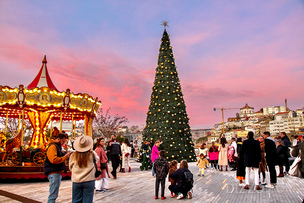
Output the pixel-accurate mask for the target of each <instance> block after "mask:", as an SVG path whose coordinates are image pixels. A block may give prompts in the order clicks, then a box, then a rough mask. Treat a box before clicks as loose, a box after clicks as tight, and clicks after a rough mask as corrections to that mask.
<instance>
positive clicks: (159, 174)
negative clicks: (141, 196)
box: [153, 150, 169, 200]
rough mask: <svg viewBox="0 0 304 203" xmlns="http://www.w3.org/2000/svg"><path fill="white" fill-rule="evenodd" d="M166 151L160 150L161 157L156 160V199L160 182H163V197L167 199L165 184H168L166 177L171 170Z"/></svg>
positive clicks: (154, 166)
mask: <svg viewBox="0 0 304 203" xmlns="http://www.w3.org/2000/svg"><path fill="white" fill-rule="evenodd" d="M165 155H166V151H165V150H161V151H160V152H159V157H158V158H157V159H155V160H154V165H153V168H154V171H155V174H156V179H155V199H158V191H159V184H161V199H162V200H164V199H166V197H165V184H166V177H167V175H168V172H169V163H168V161H167V159H166V158H165Z"/></svg>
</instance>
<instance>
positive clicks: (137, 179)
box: [0, 160, 304, 203]
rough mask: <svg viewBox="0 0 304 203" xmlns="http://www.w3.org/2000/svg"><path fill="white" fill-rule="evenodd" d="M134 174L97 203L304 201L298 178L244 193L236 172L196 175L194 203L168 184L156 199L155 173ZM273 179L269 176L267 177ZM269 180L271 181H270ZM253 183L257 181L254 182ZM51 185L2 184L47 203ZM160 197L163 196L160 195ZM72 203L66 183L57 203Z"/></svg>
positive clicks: (121, 177)
mask: <svg viewBox="0 0 304 203" xmlns="http://www.w3.org/2000/svg"><path fill="white" fill-rule="evenodd" d="M131 166H132V172H131V173H128V172H127V173H118V178H117V179H116V180H114V179H110V181H109V189H110V191H109V192H104V193H95V195H94V202H111V203H112V202H113V203H114V202H115V203H116V202H124V203H126V202H136V203H137V202H139V203H140V202H162V201H165V202H180V201H181V202H184V201H186V202H212V203H213V202H225V203H228V202H246V203H250V202H276V203H277V202H284V203H286V202H292V203H297V202H299V203H301V202H302V200H301V198H303V197H304V190H303V187H304V179H300V178H296V177H291V176H288V177H284V178H279V179H278V185H277V187H276V188H275V189H267V188H264V187H262V188H263V190H260V191H255V190H253V187H252V188H251V189H250V190H244V189H243V188H242V187H240V186H238V181H237V180H236V179H235V174H236V173H235V171H228V172H219V171H215V170H212V169H207V170H206V172H205V176H204V177H199V176H196V175H195V177H194V178H195V184H194V188H193V199H191V200H190V199H187V198H185V199H182V200H176V199H175V198H170V191H169V190H168V186H169V182H168V181H166V191H165V196H166V197H167V199H166V200H161V199H158V200H155V199H154V182H155V178H154V177H152V175H151V171H140V170H139V166H140V163H138V162H135V161H134V160H131ZM189 166H190V170H191V171H192V172H193V173H194V174H196V173H197V172H198V168H197V167H196V164H195V163H190V164H189ZM267 175H268V176H269V174H267ZM268 180H269V178H268ZM251 182H253V180H251ZM48 186H49V183H48V181H43V182H36V183H33V182H23V183H0V190H2V191H6V192H11V193H14V194H18V195H20V196H23V197H26V198H30V199H33V200H36V201H38V202H46V201H47V197H48V188H49V187H48ZM159 194H160V193H159ZM71 199H72V182H71V180H63V181H62V183H61V187H60V192H59V197H58V199H57V203H68V202H71ZM0 202H5V203H13V202H19V201H16V200H13V199H12V198H9V197H5V196H1V192H0Z"/></svg>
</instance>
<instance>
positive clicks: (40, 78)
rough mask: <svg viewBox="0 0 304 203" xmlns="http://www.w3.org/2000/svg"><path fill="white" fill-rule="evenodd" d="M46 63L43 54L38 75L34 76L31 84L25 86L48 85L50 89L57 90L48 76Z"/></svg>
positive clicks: (29, 87)
mask: <svg viewBox="0 0 304 203" xmlns="http://www.w3.org/2000/svg"><path fill="white" fill-rule="evenodd" d="M46 63H47V61H46V55H45V56H44V58H43V60H42V66H41V68H40V71H39V73H38V75H37V76H36V77H35V79H34V80H33V82H31V84H29V85H28V86H27V88H28V89H32V88H35V87H48V88H50V89H51V90H56V91H58V90H57V88H56V87H55V85H54V84H53V82H52V80H51V77H50V75H49V73H48V70H47V67H46Z"/></svg>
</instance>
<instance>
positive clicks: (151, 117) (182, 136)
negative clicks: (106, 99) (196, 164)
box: [143, 30, 196, 161]
mask: <svg viewBox="0 0 304 203" xmlns="http://www.w3.org/2000/svg"><path fill="white" fill-rule="evenodd" d="M143 136H144V140H148V141H151V140H153V141H154V142H155V141H156V140H158V139H161V140H162V142H163V144H162V146H163V147H164V149H165V150H166V151H167V154H166V157H167V159H168V160H173V159H176V160H178V161H180V160H182V159H186V160H188V161H196V160H195V154H194V149H193V143H192V136H191V133H190V126H189V119H188V114H187V112H186V105H185V102H184V98H183V93H182V90H181V85H180V80H179V78H178V73H177V70H176V66H175V62H174V57H173V52H172V47H171V46H170V39H169V36H168V33H167V31H166V30H164V33H163V37H162V43H161V46H160V49H159V56H158V65H157V68H156V74H155V80H154V86H153V88H152V94H151V100H150V105H149V111H148V113H147V120H146V126H145V129H144V131H143Z"/></svg>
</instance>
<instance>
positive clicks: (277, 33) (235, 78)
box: [0, 0, 304, 129]
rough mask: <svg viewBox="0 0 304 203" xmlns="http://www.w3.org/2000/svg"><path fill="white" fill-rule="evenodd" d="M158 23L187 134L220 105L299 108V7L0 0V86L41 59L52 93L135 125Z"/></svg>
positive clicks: (140, 121) (33, 69)
mask: <svg viewBox="0 0 304 203" xmlns="http://www.w3.org/2000/svg"><path fill="white" fill-rule="evenodd" d="M162 20H167V21H169V27H168V28H167V32H168V33H169V35H170V40H171V45H172V47H173V55H174V57H175V63H176V65H177V70H178V73H179V78H180V81H181V86H182V92H183V94H184V99H185V103H186V105H187V109H186V110H187V113H188V114H189V118H190V126H191V128H192V129H197V128H206V127H213V125H214V124H216V123H219V122H221V112H220V111H213V108H220V107H222V106H223V107H227V108H241V107H243V106H245V104H246V103H248V105H249V106H252V107H254V110H255V111H258V110H260V108H262V107H267V106H278V105H281V106H283V105H285V104H284V101H285V99H287V100H288V107H289V108H290V109H292V110H295V109H300V108H303V107H304V94H303V78H304V22H303V20H304V1H303V0H293V1H291V0H273V1H265V0H257V1H244V0H233V1H232V0H230V1H229V0H228V1H211V0H209V1H208V0H204V1H203V0H196V1H194V0H193V1H191V0H190V1H182V0H181V1H177V0H166V1H163V0H153V1H140V0H134V1H122V0H108V1H106V0H105V1H82V0H73V1H72V0H67V1H38V0H36V1H34V0H33V1H29V0H28V1H21V0H14V1H0V70H1V74H0V85H8V86H10V87H15V86H18V85H19V84H24V85H25V86H27V85H29V84H30V83H31V81H32V80H33V79H34V77H35V76H36V74H37V73H38V71H39V69H40V67H41V61H42V59H43V56H44V55H47V61H48V63H47V66H48V70H49V74H50V76H51V78H52V80H53V82H54V84H55V86H56V87H57V89H59V90H60V91H65V90H66V89H67V88H70V89H71V91H72V92H74V93H80V92H81V93H88V94H90V95H92V96H93V97H94V98H95V97H98V98H99V100H101V101H102V107H103V108H104V109H105V110H106V109H108V108H111V110H110V114H112V115H113V116H114V115H115V114H118V115H121V116H126V117H127V118H128V119H129V123H128V124H127V125H128V126H132V125H139V126H140V127H143V126H144V124H145V120H146V114H147V111H148V106H149V102H150V96H151V91H152V90H151V88H152V86H153V81H154V76H155V68H156V66H157V56H158V53H159V50H158V49H159V47H160V43H161V42H160V39H161V37H162V34H163V31H164V27H163V26H161V25H160V24H161V22H162ZM237 112H239V110H237V109H232V110H227V111H226V112H225V119H227V118H228V117H233V116H235V114H236V113H237Z"/></svg>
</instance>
